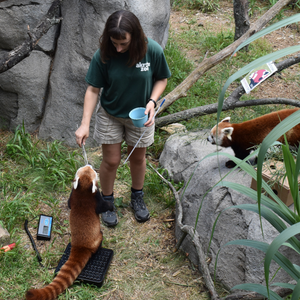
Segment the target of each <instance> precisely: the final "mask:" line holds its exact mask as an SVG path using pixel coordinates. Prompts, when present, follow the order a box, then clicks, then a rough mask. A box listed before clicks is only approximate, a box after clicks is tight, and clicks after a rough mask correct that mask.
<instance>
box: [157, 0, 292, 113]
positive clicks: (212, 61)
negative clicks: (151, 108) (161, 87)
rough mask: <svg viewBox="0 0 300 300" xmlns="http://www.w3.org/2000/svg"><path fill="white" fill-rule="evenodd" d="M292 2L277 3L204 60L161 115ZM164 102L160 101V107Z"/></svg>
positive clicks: (175, 90)
mask: <svg viewBox="0 0 300 300" xmlns="http://www.w3.org/2000/svg"><path fill="white" fill-rule="evenodd" d="M290 1H291V0H279V1H278V2H276V4H275V5H274V6H272V8H270V9H269V10H268V11H267V12H266V13H265V14H264V15H263V16H262V17H261V18H260V19H259V20H257V21H256V22H255V23H254V24H253V25H252V26H250V29H249V30H248V31H247V32H246V33H245V34H244V35H242V36H241V37H240V38H239V39H238V40H236V41H235V42H233V43H232V44H231V45H229V46H228V47H226V48H224V49H223V50H221V51H220V52H218V53H217V54H215V55H213V56H211V57H209V58H207V59H204V60H203V61H202V62H201V63H200V64H199V66H198V67H197V68H196V69H195V70H194V71H193V72H192V73H191V74H190V75H189V76H188V77H187V78H186V79H185V80H184V81H183V82H182V83H181V84H179V85H178V86H177V87H176V88H175V89H174V90H173V91H172V92H170V93H169V94H168V95H167V96H166V97H165V99H166V101H165V104H164V105H163V106H162V107H161V109H160V111H159V114H161V113H162V112H164V111H165V110H166V109H167V108H168V107H169V106H170V105H171V104H172V103H174V102H175V101H176V100H178V99H180V98H182V97H184V96H186V94H187V91H188V90H189V89H190V88H191V86H192V85H193V84H194V83H195V82H197V81H198V79H199V78H200V77H201V76H202V75H203V74H204V73H205V72H206V71H208V70H209V69H211V68H212V67H214V66H215V65H217V64H219V63H220V62H221V61H223V60H224V59H225V58H227V57H229V56H230V55H231V54H232V53H233V52H234V50H235V49H236V48H237V47H238V46H239V45H240V44H241V43H242V42H244V41H245V40H246V39H247V38H249V37H250V36H252V35H253V34H254V33H256V32H258V31H260V30H261V29H262V28H263V27H264V26H265V25H266V24H267V23H268V22H269V21H270V20H272V19H273V18H274V17H275V16H276V15H277V14H278V13H279V12H280V10H281V9H282V8H283V7H284V6H286V5H287V4H288V3H289V2H290ZM161 101H162V100H159V101H158V106H159V104H160V103H161Z"/></svg>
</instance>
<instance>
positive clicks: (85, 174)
mask: <svg viewBox="0 0 300 300" xmlns="http://www.w3.org/2000/svg"><path fill="white" fill-rule="evenodd" d="M97 181H98V174H97V172H96V171H95V170H94V169H93V167H92V166H91V165H86V166H84V167H81V168H79V169H78V170H77V172H76V175H75V179H74V183H73V187H74V189H75V190H76V189H77V187H78V184H79V182H80V184H81V185H84V188H89V187H90V186H92V192H93V193H95V192H96V190H97Z"/></svg>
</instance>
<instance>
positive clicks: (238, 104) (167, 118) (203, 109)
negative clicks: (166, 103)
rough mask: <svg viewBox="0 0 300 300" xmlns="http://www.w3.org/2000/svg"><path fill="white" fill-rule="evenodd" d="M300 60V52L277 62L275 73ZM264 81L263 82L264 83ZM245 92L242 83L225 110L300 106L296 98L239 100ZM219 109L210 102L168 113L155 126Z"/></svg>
mask: <svg viewBox="0 0 300 300" xmlns="http://www.w3.org/2000/svg"><path fill="white" fill-rule="evenodd" d="M299 62H300V54H298V55H296V56H294V57H290V58H287V59H285V60H283V61H281V62H279V63H276V64H275V65H276V67H277V69H278V71H277V72H276V73H274V74H273V75H272V76H274V75H275V74H277V73H279V72H281V71H282V70H284V69H285V68H288V67H290V66H292V65H294V64H297V63H299ZM263 84H264V82H263V83H262V85H263ZM243 94H245V90H244V88H243V86H242V85H239V86H238V87H237V88H236V89H235V90H234V91H233V92H232V93H231V94H230V96H229V97H228V98H227V99H226V100H225V101H224V104H223V108H222V110H223V111H226V110H232V109H234V108H237V107H247V106H255V105H266V104H286V105H293V106H296V107H300V102H299V101H298V100H294V99H286V98H269V99H268V98H262V99H255V100H247V101H239V99H240V98H241V96H242V95H243ZM217 110H218V104H217V103H214V104H208V105H204V106H200V107H196V108H191V109H187V110H184V111H180V112H178V113H175V114H172V115H168V116H165V117H160V118H157V119H156V120H155V126H157V127H162V126H165V125H168V124H171V123H176V122H180V121H185V120H189V119H191V118H194V117H200V116H204V115H209V114H213V113H216V112H217Z"/></svg>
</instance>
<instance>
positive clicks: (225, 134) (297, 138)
mask: <svg viewBox="0 0 300 300" xmlns="http://www.w3.org/2000/svg"><path fill="white" fill-rule="evenodd" d="M297 110H299V109H298V108H295V109H283V110H279V111H276V112H272V113H269V114H266V115H264V116H261V117H258V118H255V119H253V120H249V121H245V122H242V123H239V124H232V123H230V117H227V118H225V119H224V120H222V121H221V122H220V123H219V124H218V126H217V125H215V126H214V127H213V128H212V129H211V132H210V135H209V136H208V138H207V140H208V141H209V142H210V143H212V144H216V145H219V146H222V147H231V148H232V150H233V151H234V154H235V156H236V157H237V158H239V159H244V158H246V157H247V156H248V155H249V154H250V152H251V150H253V147H254V146H257V145H259V144H261V143H262V141H263V140H264V138H265V137H266V136H267V135H268V134H269V133H270V132H271V130H272V129H273V128H274V127H275V126H276V125H277V124H278V123H280V121H282V120H283V119H285V118H287V117H288V116H290V115H291V114H292V113H294V112H295V111H297ZM217 130H218V131H217ZM217 133H218V134H217ZM285 135H286V138H287V141H288V143H289V145H291V146H298V144H299V142H300V124H298V125H296V126H295V127H293V128H292V129H291V130H289V131H288V132H286V133H285ZM278 141H279V142H281V143H284V137H283V136H281V137H280V138H279V139H278ZM235 165H236V164H235V163H234V162H233V161H232V160H229V161H227V162H226V167H227V168H233V167H234V166H235Z"/></svg>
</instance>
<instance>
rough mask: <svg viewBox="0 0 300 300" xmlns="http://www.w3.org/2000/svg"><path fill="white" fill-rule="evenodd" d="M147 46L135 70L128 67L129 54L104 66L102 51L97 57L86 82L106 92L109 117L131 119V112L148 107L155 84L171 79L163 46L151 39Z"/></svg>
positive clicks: (103, 94)
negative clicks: (101, 56)
mask: <svg viewBox="0 0 300 300" xmlns="http://www.w3.org/2000/svg"><path fill="white" fill-rule="evenodd" d="M147 46H148V47H147V53H146V55H145V57H144V58H143V60H142V61H141V62H139V63H137V64H136V65H135V66H133V67H129V66H128V64H127V62H128V58H129V56H128V51H127V52H125V53H118V55H117V56H115V57H112V58H111V59H109V60H108V61H107V62H106V63H103V62H101V58H100V51H99V49H98V50H97V51H96V53H95V54H94V56H93V58H92V61H91V64H90V67H89V70H88V72H87V75H86V78H85V80H86V82H87V83H88V84H89V85H91V86H93V87H97V88H103V91H102V94H101V98H100V100H101V105H102V107H103V108H104V109H105V110H106V112H107V113H108V114H110V115H112V116H115V117H119V118H128V117H129V116H128V115H129V112H130V111H131V110H132V109H134V108H136V107H145V106H146V104H147V103H146V102H147V100H148V99H149V98H150V95H151V92H152V88H153V84H154V82H155V80H159V79H164V78H169V77H170V76H171V72H170V69H169V67H168V64H167V62H166V58H165V56H164V53H163V49H162V48H161V46H160V45H159V44H158V43H157V42H155V41H154V40H152V39H150V38H148V45H147Z"/></svg>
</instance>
